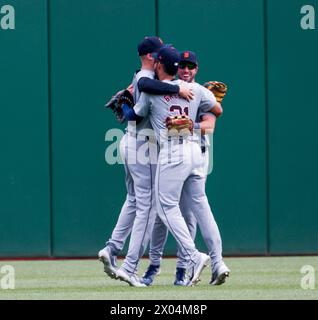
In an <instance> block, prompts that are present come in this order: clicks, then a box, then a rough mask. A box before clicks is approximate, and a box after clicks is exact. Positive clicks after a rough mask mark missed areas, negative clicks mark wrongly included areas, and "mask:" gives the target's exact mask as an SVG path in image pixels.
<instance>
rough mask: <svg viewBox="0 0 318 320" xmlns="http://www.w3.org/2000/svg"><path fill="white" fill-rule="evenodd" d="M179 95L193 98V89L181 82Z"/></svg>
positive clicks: (187, 98) (189, 98)
mask: <svg viewBox="0 0 318 320" xmlns="http://www.w3.org/2000/svg"><path fill="white" fill-rule="evenodd" d="M179 95H180V96H181V97H182V98H184V99H186V100H188V101H190V100H192V99H193V91H192V89H189V88H188V87H187V86H186V85H185V84H182V83H181V84H180V90H179Z"/></svg>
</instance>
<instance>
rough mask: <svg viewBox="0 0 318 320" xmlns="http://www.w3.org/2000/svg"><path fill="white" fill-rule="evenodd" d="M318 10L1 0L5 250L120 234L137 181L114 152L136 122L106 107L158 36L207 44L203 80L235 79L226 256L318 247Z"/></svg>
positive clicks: (275, 4)
mask: <svg viewBox="0 0 318 320" xmlns="http://www.w3.org/2000/svg"><path fill="white" fill-rule="evenodd" d="M314 10H316V11H314ZM317 14H318V0H315V1H314V0H311V1H309V2H307V1H305V0H290V1H284V0H279V1H274V0H223V1H221V0H213V1H212V0H198V1H196V2H193V1H190V0H182V1H181V0H175V1H168V0H157V1H155V0H135V1H131V0H121V1H113V0H112V1H110V0H91V1H89V0H67V1H66V0H0V137H1V140H0V141H1V151H0V152H1V153H0V257H15V256H22V257H24V256H53V257H66V256H94V255H96V252H97V251H98V250H99V249H100V248H101V247H102V246H103V245H104V243H105V241H106V240H107V239H108V238H109V237H110V235H111V232H112V229H113V227H114V226H115V223H116V220H117V216H118V214H119V212H120V209H121V205H122V204H123V202H124V200H125V196H126V192H125V176H124V168H123V166H122V165H119V164H115V165H110V164H107V163H106V162H105V152H106V150H107V149H108V148H109V147H110V146H111V145H112V144H113V142H114V141H112V137H111V136H110V135H109V134H110V132H109V130H110V129H115V128H117V129H119V130H121V131H123V130H124V128H125V127H124V126H123V125H120V124H118V123H117V122H116V120H115V119H114V117H113V116H112V114H111V112H109V111H105V110H104V107H103V106H104V104H105V102H106V100H108V99H109V98H110V97H111V96H112V94H113V93H114V92H116V91H118V90H119V89H121V88H123V87H126V86H127V85H128V84H129V83H130V82H131V79H132V76H133V73H134V71H135V70H136V69H137V68H138V67H139V59H138V56H137V48H136V46H137V43H138V42H139V41H140V40H141V39H142V38H143V37H144V36H146V35H154V34H157V35H159V36H160V37H161V38H162V39H163V40H164V41H165V42H167V43H172V44H174V45H175V46H176V47H177V48H178V49H179V50H187V49H189V50H193V51H195V52H197V54H198V58H199V63H200V70H199V73H198V77H197V81H198V82H200V83H203V82H205V81H207V80H221V81H224V82H226V83H227V84H228V86H229V92H228V95H227V96H226V98H225V100H224V105H223V107H224V115H223V116H222V118H220V119H219V120H218V122H217V128H216V132H215V134H214V137H213V172H212V173H211V174H210V175H209V177H208V182H207V195H208V197H209V202H210V204H211V207H212V210H213V212H214V215H215V218H216V220H217V223H218V225H219V228H220V231H221V235H222V238H223V249H224V254H228V255H234V254H238V255H243V254H260V255H264V254H307V253H318V184H317V181H318V166H317V163H318V142H317V137H318V126H317V123H318V111H317V110H318V108H317V107H318V103H317V98H318V93H317V92H318V91H317V89H316V87H317V83H318V82H317V75H318V63H317V56H318V30H317V26H316V23H315V19H316V18H318V17H317ZM108 150H109V149H108ZM197 240H198V241H197V243H198V247H199V248H200V249H203V250H204V248H205V245H204V242H203V240H202V238H201V236H200V235H198V239H197ZM126 248H127V246H126ZM174 253H175V242H174V240H173V239H172V238H171V237H169V240H168V244H167V248H166V254H168V255H173V254H174Z"/></svg>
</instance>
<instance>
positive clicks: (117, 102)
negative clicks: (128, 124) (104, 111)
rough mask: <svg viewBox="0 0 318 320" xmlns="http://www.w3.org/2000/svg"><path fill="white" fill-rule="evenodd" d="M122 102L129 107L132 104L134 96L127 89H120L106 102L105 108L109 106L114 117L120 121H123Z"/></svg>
mask: <svg viewBox="0 0 318 320" xmlns="http://www.w3.org/2000/svg"><path fill="white" fill-rule="evenodd" d="M123 104H126V105H128V106H129V107H131V108H132V107H133V106H134V98H133V96H132V94H131V93H130V92H129V90H127V89H126V90H121V91H119V92H117V93H116V94H115V95H114V96H113V97H112V98H111V99H110V100H109V101H108V102H107V103H106V104H105V107H106V108H110V109H111V110H112V111H113V112H114V114H115V117H116V120H117V121H118V122H120V123H123V122H124V121H125V117H124V114H123V108H122V107H123Z"/></svg>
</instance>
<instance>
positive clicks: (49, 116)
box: [46, 0, 53, 257]
mask: <svg viewBox="0 0 318 320" xmlns="http://www.w3.org/2000/svg"><path fill="white" fill-rule="evenodd" d="M46 8H47V64H48V69H47V70H48V140H49V141H48V145H49V206H50V246H49V256H50V257H53V163H52V87H51V16H50V14H51V10H50V0H47V2H46Z"/></svg>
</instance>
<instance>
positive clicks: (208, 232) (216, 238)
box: [149, 88, 222, 268]
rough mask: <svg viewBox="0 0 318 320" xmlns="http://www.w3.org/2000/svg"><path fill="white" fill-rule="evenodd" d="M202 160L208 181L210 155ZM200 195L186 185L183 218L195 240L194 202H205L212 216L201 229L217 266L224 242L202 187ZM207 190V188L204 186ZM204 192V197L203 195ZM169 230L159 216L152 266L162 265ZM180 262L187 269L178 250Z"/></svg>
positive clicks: (182, 197)
mask: <svg viewBox="0 0 318 320" xmlns="http://www.w3.org/2000/svg"><path fill="white" fill-rule="evenodd" d="M202 89H203V94H204V95H205V98H204V99H210V100H211V101H213V105H215V103H216V101H215V98H214V97H213V95H212V94H211V93H210V91H208V90H206V89H205V88H202ZM202 115H203V114H202V113H201V114H199V115H198V116H197V119H196V121H197V122H198V121H199V119H200V117H201V116H202ZM201 140H202V141H201V145H202V146H206V144H207V143H206V141H207V140H208V137H206V136H202V137H201ZM201 156H202V159H203V163H204V165H205V168H204V172H205V179H204V182H205V181H206V173H207V171H208V164H209V154H208V152H207V150H206V152H204V153H202V155H201ZM199 189H200V193H196V195H197V196H199V197H200V198H201V199H197V200H196V199H195V196H194V193H193V192H192V188H191V185H186V186H185V187H184V188H183V190H182V194H181V199H180V210H181V212H182V214H183V217H184V219H185V222H186V224H187V226H188V229H189V232H190V235H191V237H192V239H193V240H194V238H195V235H196V224H197V221H196V218H195V215H194V214H193V211H192V207H193V206H192V203H193V201H201V200H202V201H203V205H202V207H201V208H202V210H207V212H210V216H209V218H208V220H207V222H208V227H206V226H205V223H204V220H202V219H199V220H201V221H202V222H201V228H202V227H203V230H202V234H203V237H204V240H205V242H206V244H207V246H208V250H209V254H210V257H211V261H212V265H215V264H217V263H218V262H219V261H220V260H222V242H221V237H220V233H219V230H218V227H217V224H216V222H215V220H214V218H213V215H212V212H211V210H210V207H209V204H208V200H207V197H206V195H205V191H204V190H203V189H202V185H200V186H199ZM204 189H205V186H204ZM203 191H204V195H203ZM167 235H168V230H167V227H166V226H165V225H164V224H163V222H162V221H161V219H160V217H159V216H157V218H156V222H155V225H154V229H153V234H152V238H151V243H150V250H149V257H150V261H151V264H152V265H160V260H161V257H162V254H163V249H164V245H165V242H166V240H167ZM177 256H178V258H179V259H178V261H177V267H178V268H186V264H187V260H186V257H184V256H183V254H182V251H181V250H178V253H177Z"/></svg>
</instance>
